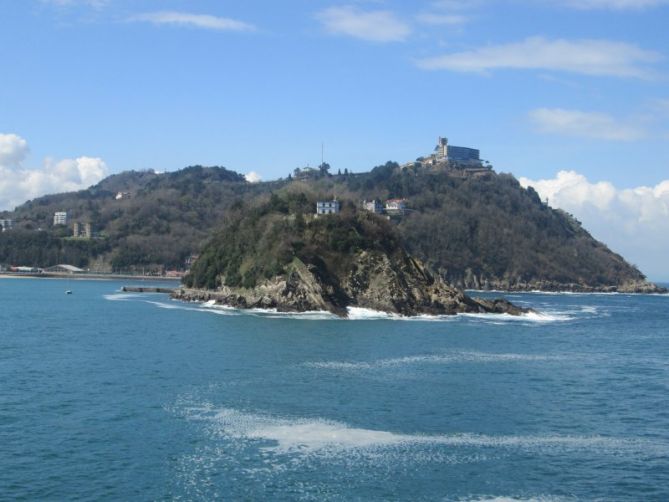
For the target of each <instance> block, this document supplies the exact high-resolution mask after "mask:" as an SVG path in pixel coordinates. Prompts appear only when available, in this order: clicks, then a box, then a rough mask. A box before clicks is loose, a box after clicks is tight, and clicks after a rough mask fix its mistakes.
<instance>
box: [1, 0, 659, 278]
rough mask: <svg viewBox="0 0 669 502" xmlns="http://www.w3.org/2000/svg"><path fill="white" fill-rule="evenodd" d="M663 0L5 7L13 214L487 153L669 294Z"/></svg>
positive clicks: (4, 142) (28, 0)
mask: <svg viewBox="0 0 669 502" xmlns="http://www.w3.org/2000/svg"><path fill="white" fill-rule="evenodd" d="M667 26H669V0H469V1H460V0H423V1H420V0H417V1H411V2H409V1H393V0H358V1H356V0H350V1H342V2H339V1H337V0H332V1H323V0H287V1H282V2H276V1H269V0H265V1H261V0H257V1H256V0H247V1H245V2H231V1H225V0H189V1H183V0H161V1H157V0H21V1H18V0H0V65H1V66H0V210H2V209H12V208H13V207H15V206H16V205H18V204H20V203H22V202H24V201H25V200H27V199H31V198H34V197H37V196H39V195H42V194H45V193H53V192H61V191H66V190H76V189H79V188H83V187H87V186H89V185H91V184H94V183H96V182H97V181H99V180H100V179H102V178H103V177H104V176H106V175H109V174H112V173H116V172H120V171H124V170H128V169H135V170H141V169H155V170H156V171H166V170H167V171H172V170H176V169H179V168H182V167H185V166H187V165H193V164H202V165H221V166H225V167H227V168H229V169H233V170H235V171H238V172H241V173H246V174H248V173H253V175H252V176H251V177H252V179H258V178H261V179H264V180H268V179H275V178H279V177H284V176H286V175H287V174H288V173H289V172H291V171H292V170H293V169H294V168H295V167H303V166H306V165H311V166H315V165H318V164H319V163H320V161H321V146H322V145H323V146H324V152H325V160H326V161H327V162H328V163H330V164H331V165H332V167H333V170H335V171H336V170H337V169H341V170H344V168H346V169H349V170H351V171H355V172H359V171H368V170H369V169H371V168H372V167H373V166H375V165H378V164H382V163H385V162H386V161H388V160H395V161H398V162H404V161H408V160H413V159H415V158H416V157H418V156H420V155H424V154H426V153H429V152H430V151H431V150H432V149H433V148H434V145H435V143H436V139H437V137H438V136H446V137H448V138H449V141H450V143H451V144H454V145H460V146H469V147H474V148H479V149H480V150H481V156H482V158H483V159H486V160H488V161H490V162H491V163H492V164H493V166H494V168H495V170H496V171H498V172H510V173H513V174H514V175H515V176H516V177H517V178H518V179H519V180H520V181H521V184H523V185H525V186H529V185H531V186H534V187H535V188H536V189H537V190H538V192H539V194H540V195H541V196H542V197H543V198H545V199H547V200H548V201H549V203H550V204H551V205H552V206H553V207H560V208H562V209H565V210H567V211H569V212H571V213H573V214H574V215H575V216H576V217H577V218H578V219H579V220H581V221H582V222H583V224H584V226H585V227H586V228H587V229H588V230H589V231H590V232H591V233H592V234H593V235H594V236H595V237H596V238H598V239H601V240H602V241H604V242H605V243H606V244H608V245H609V247H611V249H613V250H614V251H616V252H619V253H621V254H622V255H623V256H625V257H626V258H628V259H629V260H630V261H632V262H633V263H635V264H636V265H638V266H639V267H640V268H641V270H642V271H643V272H645V273H646V274H647V275H648V276H649V277H650V278H651V279H654V280H665V281H669V266H668V265H667V264H666V263H665V262H666V256H667V255H668V254H669V30H667V28H666V27H667Z"/></svg>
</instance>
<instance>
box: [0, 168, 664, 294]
mask: <svg viewBox="0 0 669 502" xmlns="http://www.w3.org/2000/svg"><path fill="white" fill-rule="evenodd" d="M325 167H326V168H325V169H323V170H321V171H318V170H313V171H312V172H310V173H309V174H308V175H307V176H305V174H304V173H299V174H300V175H299V177H298V176H296V177H295V178H292V177H288V178H286V179H280V180H276V181H271V182H263V183H248V182H247V181H246V180H245V179H244V177H243V176H242V175H240V174H238V173H235V172H232V171H229V170H227V169H225V168H222V167H202V166H192V167H188V168H186V169H183V170H180V171H176V172H172V173H163V174H156V173H154V172H128V173H122V174H119V175H114V176H111V177H109V178H107V179H105V180H103V181H102V182H101V183H99V184H98V185H96V186H93V187H91V188H89V189H87V190H82V191H79V192H76V193H68V194H58V195H49V196H46V197H41V198H38V199H35V200H33V201H30V202H28V203H26V204H24V205H22V206H20V207H18V208H17V209H16V210H15V211H14V212H11V213H5V216H4V217H9V218H12V219H14V221H15V230H13V231H10V232H4V233H2V234H0V263H5V264H21V265H31V266H48V265H52V264H54V263H57V262H65V263H72V264H74V265H77V266H80V267H90V268H92V269H97V270H106V271H111V270H115V271H132V270H156V271H161V270H164V269H165V268H167V269H183V268H184V267H185V266H186V261H187V259H188V257H189V256H191V255H193V254H198V253H200V251H201V250H202V249H204V246H205V244H206V242H207V240H208V238H209V237H210V236H211V235H212V232H215V231H216V230H217V229H220V228H222V226H223V225H225V223H226V221H227V218H228V217H229V216H230V215H231V214H234V212H235V211H238V210H240V208H242V207H244V208H247V209H248V208H253V207H258V206H260V205H262V204H265V203H267V202H268V201H269V200H270V198H271V197H272V194H274V195H276V196H280V198H281V200H288V201H291V202H290V203H291V204H296V202H295V200H294V198H291V197H292V195H297V194H302V196H301V197H302V201H301V202H300V204H303V205H304V207H305V210H304V211H305V214H306V213H311V212H313V211H314V208H315V201H316V200H324V199H329V198H332V197H333V196H335V195H336V196H337V197H338V198H339V199H340V200H342V201H345V202H346V203H348V204H353V205H356V206H359V205H360V203H361V201H363V200H371V199H379V200H381V201H386V200H387V199H391V198H401V199H406V201H407V206H408V209H407V211H406V212H405V213H404V214H401V215H399V216H396V217H393V218H392V220H391V221H392V225H393V226H394V227H395V228H396V231H397V235H398V238H399V239H401V242H402V246H403V247H404V248H405V249H406V250H407V251H408V252H409V253H410V254H411V255H413V256H415V257H417V258H418V259H420V260H421V261H423V262H424V263H425V264H426V265H427V266H428V267H429V268H430V269H433V270H435V271H436V272H437V274H438V275H440V276H441V277H443V278H444V279H445V280H446V281H448V282H449V283H452V284H454V285H457V286H460V287H466V288H475V289H504V290H528V289H542V290H571V291H655V290H657V288H655V287H654V286H653V285H651V284H649V283H647V282H646V280H645V277H644V275H643V274H642V273H641V272H640V271H639V270H638V269H637V268H636V267H634V266H633V265H630V264H629V263H627V262H626V261H625V260H624V259H623V258H622V257H621V256H619V255H617V254H616V253H614V252H612V251H611V250H609V249H608V248H607V247H606V245H604V244H602V243H600V242H598V241H596V240H595V239H593V238H592V236H591V235H590V234H589V233H588V232H587V231H586V230H585V229H584V228H583V227H582V226H581V224H580V223H579V222H578V221H577V220H576V219H574V218H573V217H572V216H570V215H568V214H566V213H564V212H562V211H560V210H555V209H553V208H550V207H549V206H547V205H546V204H545V203H543V202H542V201H541V200H540V198H539V196H538V195H537V194H536V192H535V191H534V190H533V189H531V188H529V189H524V188H522V187H521V186H520V185H519V183H518V182H517V180H516V179H515V178H514V177H513V176H512V175H509V174H497V173H495V172H494V171H492V170H490V171H487V172H483V173H477V175H476V176H473V175H467V174H466V173H464V172H459V171H453V170H447V169H435V168H429V167H421V166H414V167H401V166H399V165H398V164H396V163H393V162H388V163H386V164H384V165H382V166H377V167H375V168H374V169H372V170H371V171H370V172H367V173H358V174H352V173H348V172H345V174H338V175H330V174H328V173H327V166H325ZM296 174H297V173H296ZM118 192H121V193H125V194H127V196H123V197H122V198H120V199H116V195H117V193H118ZM63 210H66V211H68V214H69V215H70V220H71V221H87V222H90V223H91V224H92V228H93V231H94V233H96V238H94V239H91V240H88V241H85V240H81V239H73V238H72V237H71V233H72V230H71V227H62V226H56V227H54V226H53V224H52V217H53V212H54V211H63ZM38 229H42V230H41V231H39V232H38Z"/></svg>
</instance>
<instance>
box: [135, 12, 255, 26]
mask: <svg viewBox="0 0 669 502" xmlns="http://www.w3.org/2000/svg"><path fill="white" fill-rule="evenodd" d="M129 20H130V21H136V22H146V23H152V24H156V25H173V26H187V27H191V28H202V29H207V30H219V31H254V30H255V29H256V28H255V26H253V25H252V24H249V23H245V22H243V21H238V20H236V19H230V18H227V17H218V16H212V15H209V14H193V13H189V12H176V11H160V12H146V13H144V14H137V15H136V16H132V17H131V18H130V19H129Z"/></svg>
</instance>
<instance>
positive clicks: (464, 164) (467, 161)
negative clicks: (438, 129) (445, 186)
mask: <svg viewBox="0 0 669 502" xmlns="http://www.w3.org/2000/svg"><path fill="white" fill-rule="evenodd" d="M483 162H484V161H482V160H481V156H480V151H479V150H477V149H476V148H468V147H464V146H452V145H449V144H448V138H442V137H439V139H438V140H437V146H436V147H435V148H434V150H433V152H432V153H431V154H430V155H427V156H425V157H418V159H416V161H415V162H407V163H406V164H404V165H403V167H408V168H411V167H413V168H415V167H420V166H435V167H439V166H441V167H446V168H447V169H451V170H453V169H457V170H461V171H465V174H466V173H470V174H471V173H474V172H476V173H478V172H479V171H482V170H485V172H489V171H490V169H491V166H490V165H484V164H483Z"/></svg>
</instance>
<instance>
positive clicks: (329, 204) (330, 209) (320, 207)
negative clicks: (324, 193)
mask: <svg viewBox="0 0 669 502" xmlns="http://www.w3.org/2000/svg"><path fill="white" fill-rule="evenodd" d="M339 210H340V205H339V201H338V200H337V199H333V200H328V201H320V200H319V201H318V202H316V215H319V214H339Z"/></svg>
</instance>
